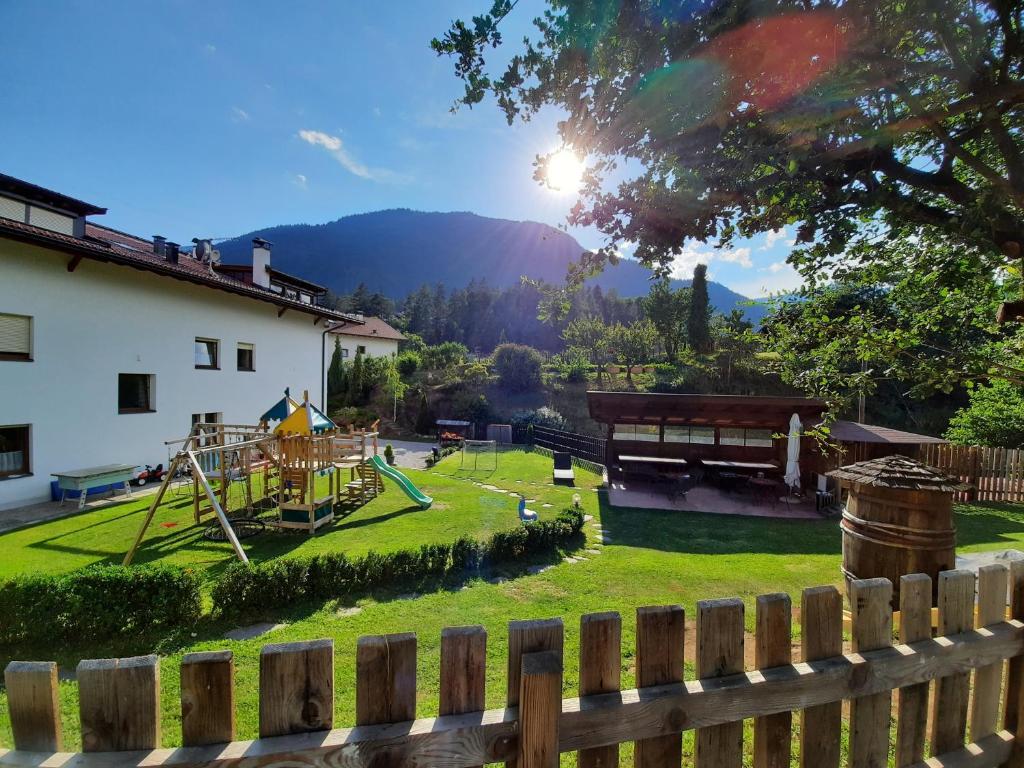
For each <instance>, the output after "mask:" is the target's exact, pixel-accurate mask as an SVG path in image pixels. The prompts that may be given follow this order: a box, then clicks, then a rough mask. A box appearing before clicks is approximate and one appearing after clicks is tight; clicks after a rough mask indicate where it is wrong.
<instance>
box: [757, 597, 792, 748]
mask: <svg viewBox="0 0 1024 768" xmlns="http://www.w3.org/2000/svg"><path fill="white" fill-rule="evenodd" d="M792 615H793V611H792V604H791V601H790V599H789V595H787V594H786V593H784V592H780V593H778V594H774V595H761V596H760V597H758V598H757V617H756V622H757V626H756V634H755V649H754V664H755V665H756V666H757V668H758V669H770V668H771V667H780V666H784V665H788V664H790V663H792V661H793V653H792V646H791V637H792ZM792 741H793V713H792V712H779V713H778V714H775V715H767V716H765V717H757V718H754V768H789V761H790V755H791V753H792Z"/></svg>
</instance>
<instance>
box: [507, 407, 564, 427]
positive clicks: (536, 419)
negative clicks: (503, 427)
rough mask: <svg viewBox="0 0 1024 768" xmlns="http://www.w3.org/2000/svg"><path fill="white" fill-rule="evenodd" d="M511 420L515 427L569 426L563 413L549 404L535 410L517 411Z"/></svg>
mask: <svg viewBox="0 0 1024 768" xmlns="http://www.w3.org/2000/svg"><path fill="white" fill-rule="evenodd" d="M510 421H511V423H512V426H513V427H548V428H549V429H561V430H565V429H568V426H569V425H568V424H567V423H566V421H565V417H564V416H562V414H560V413H559V412H558V411H556V410H555V409H554V408H548V407H547V406H544V407H542V408H538V409H537V410H535V411H516V412H515V413H513V414H512V418H511V419H510Z"/></svg>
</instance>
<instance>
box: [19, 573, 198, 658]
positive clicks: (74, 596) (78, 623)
mask: <svg viewBox="0 0 1024 768" xmlns="http://www.w3.org/2000/svg"><path fill="white" fill-rule="evenodd" d="M200 583H201V580H200V578H199V575H198V574H197V573H195V572H194V571H191V570H186V569H182V568H175V567H173V566H169V565H159V566H133V567H124V566H120V565H118V566H110V565H93V566H89V567H87V568H83V569H81V570H78V571H73V572H71V573H66V574H61V575H32V576H21V577H18V578H15V579H13V580H11V581H7V582H4V583H3V584H0V643H20V642H38V641H45V642H53V641H55V640H71V639H81V638H85V637H88V638H89V639H90V640H106V639H109V638H112V637H115V636H117V635H120V634H123V633H133V634H142V633H146V632H148V631H152V630H162V629H168V628H176V627H182V626H188V625H190V624H194V623H195V622H196V621H197V620H198V619H199V616H200V614H201V613H202V601H201V599H200V591H199V590H200Z"/></svg>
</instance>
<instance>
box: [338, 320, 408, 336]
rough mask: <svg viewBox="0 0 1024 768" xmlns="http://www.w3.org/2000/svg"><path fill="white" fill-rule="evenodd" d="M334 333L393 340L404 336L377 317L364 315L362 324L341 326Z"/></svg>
mask: <svg viewBox="0 0 1024 768" xmlns="http://www.w3.org/2000/svg"><path fill="white" fill-rule="evenodd" d="M335 333H337V334H339V335H341V336H368V337H370V338H373V339H393V340H394V341H402V340H404V339H405V336H403V335H402V334H401V333H399V332H398V331H396V330H395V329H394V328H392V327H391V326H390V325H388V324H387V323H385V322H384V321H383V320H381V319H380V318H379V317H364V318H363V324H362V325H353V326H348V327H345V328H341V329H339V330H337V331H335Z"/></svg>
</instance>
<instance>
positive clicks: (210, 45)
mask: <svg viewBox="0 0 1024 768" xmlns="http://www.w3.org/2000/svg"><path fill="white" fill-rule="evenodd" d="M203 50H204V51H206V52H207V53H216V52H217V46H216V45H214V44H213V43H207V44H206V45H204V46H203Z"/></svg>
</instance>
